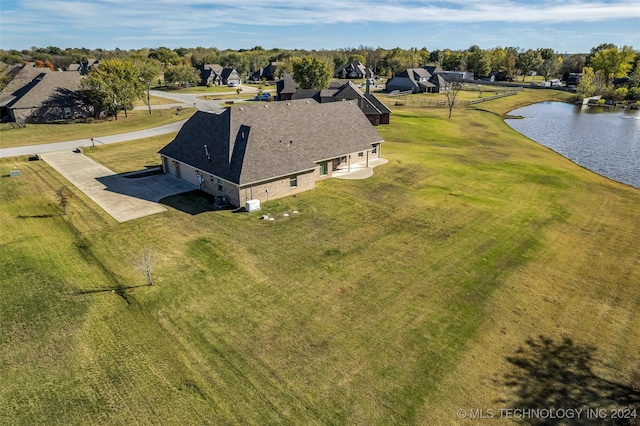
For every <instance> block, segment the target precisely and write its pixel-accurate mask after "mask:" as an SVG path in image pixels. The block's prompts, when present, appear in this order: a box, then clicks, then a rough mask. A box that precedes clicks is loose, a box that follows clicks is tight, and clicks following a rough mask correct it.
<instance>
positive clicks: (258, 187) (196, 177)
mask: <svg viewBox="0 0 640 426" xmlns="http://www.w3.org/2000/svg"><path fill="white" fill-rule="evenodd" d="M375 149H376V152H375V153H373V149H371V150H368V151H363V155H362V157H359V156H358V152H355V153H353V154H350V155H347V156H346V162H345V163H341V162H340V159H339V158H338V159H334V160H328V161H327V174H326V175H324V176H321V175H320V165H319V164H318V166H317V167H316V168H315V169H313V170H309V171H306V172H302V173H298V174H295V175H288V176H285V177H282V178H278V179H273V180H270V181H265V182H259V183H256V184H252V185H245V186H242V187H239V186H238V185H236V184H234V183H231V182H227V181H225V180H222V179H218V177H216V176H213V175H210V174H208V173H206V172H203V171H201V170H197V169H195V168H193V167H191V166H189V165H187V164H184V163H180V162H177V161H173V160H171V159H170V158H167V157H162V165H163V168H164V172H165V173H169V174H171V175H173V176H176V177H178V178H180V179H184V180H186V181H187V182H190V183H192V184H194V185H196V186H198V187H199V188H200V190H201V191H204V192H206V193H208V194H211V195H213V196H214V197H215V196H224V197H225V199H226V201H227V202H228V203H230V204H232V205H234V206H244V205H245V203H246V201H247V200H252V199H257V200H260V202H261V203H264V202H266V201H267V200H269V201H271V200H276V199H278V198H283V197H288V196H291V195H294V194H299V193H301V192H305V191H309V190H311V189H315V187H316V182H317V181H319V180H324V179H328V178H330V177H332V175H333V171H334V170H336V169H337V168H340V169H346V168H347V167H348V165H349V164H351V165H354V164H356V163H365V162H366V160H367V157H368V159H369V160H372V159H374V158H379V157H380V145H378V146H377V148H375ZM196 172H198V173H196ZM293 176H296V177H297V185H296V186H295V187H291V181H290V178H291V177H293ZM200 177H201V178H200ZM267 191H268V192H267Z"/></svg>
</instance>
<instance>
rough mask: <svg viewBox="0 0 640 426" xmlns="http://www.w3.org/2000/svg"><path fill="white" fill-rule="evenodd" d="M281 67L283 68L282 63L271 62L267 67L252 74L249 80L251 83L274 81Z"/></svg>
mask: <svg viewBox="0 0 640 426" xmlns="http://www.w3.org/2000/svg"><path fill="white" fill-rule="evenodd" d="M280 66H282V62H271V63H270V64H269V65H267V66H266V67H264V68H260V69H259V70H258V71H255V72H254V73H253V74H251V77H249V79H250V80H251V81H260V80H262V79H265V80H269V81H273V80H275V79H276V73H277V71H278V67H280Z"/></svg>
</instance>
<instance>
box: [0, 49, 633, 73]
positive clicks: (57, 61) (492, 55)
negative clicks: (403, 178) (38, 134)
mask: <svg viewBox="0 0 640 426" xmlns="http://www.w3.org/2000/svg"><path fill="white" fill-rule="evenodd" d="M600 52H607V55H609V56H607V55H604V57H598V58H596V57H597V56H598V54H599V53H600ZM302 56H315V57H317V58H319V59H322V60H323V61H325V62H327V63H328V64H329V65H330V67H332V68H337V67H338V66H340V65H342V64H345V63H347V62H351V61H356V60H357V61H360V62H362V63H363V64H365V65H366V66H367V67H369V68H370V69H371V70H372V71H373V72H374V73H375V74H377V75H380V76H386V77H393V76H394V75H395V74H396V73H397V72H399V71H402V70H404V69H407V68H415V67H419V66H423V65H427V64H433V65H438V66H440V67H442V68H444V69H446V70H455V71H470V72H473V73H474V74H475V75H476V77H485V76H487V75H489V74H490V73H491V72H492V71H502V72H504V73H505V74H506V76H507V77H508V78H511V79H513V80H515V79H516V78H517V77H521V76H526V75H528V74H529V73H530V72H532V71H536V72H537V73H538V74H539V75H542V76H543V77H544V78H545V79H549V78H552V77H560V76H563V75H564V76H566V75H568V74H569V73H579V72H581V71H582V68H583V67H584V66H591V67H592V68H594V70H595V71H597V70H598V69H599V68H598V67H600V66H602V67H605V68H610V67H611V64H604V63H603V62H607V61H608V62H613V63H616V62H627V63H631V66H632V68H634V67H637V63H638V61H640V52H638V51H636V50H634V49H633V48H632V47H630V46H623V47H617V46H615V45H613V44H611V43H603V44H601V45H599V46H597V47H594V48H592V49H591V52H589V53H575V54H561V53H558V52H556V51H555V50H554V49H552V48H549V47H544V48H538V49H527V50H525V49H520V48H519V47H513V46H512V47H500V46H498V47H493V48H490V49H481V48H480V47H479V46H477V45H473V46H470V47H469V48H468V49H465V50H451V49H443V50H440V49H437V50H432V51H429V50H428V49H427V48H426V47H423V48H416V47H413V48H409V49H402V48H400V47H395V48H393V49H385V48H381V47H378V48H373V47H368V46H360V47H358V48H344V49H334V50H298V49H295V50H286V49H278V48H275V49H264V48H262V47H261V46H255V47H253V48H251V49H240V50H231V49H227V50H219V49H217V48H215V47H195V48H183V47H180V48H176V49H169V48H167V47H158V48H143V49H133V50H128V51H127V50H121V49H118V48H116V49H114V50H103V49H87V48H67V49H61V48H58V47H55V46H49V47H46V48H40V47H35V46H34V47H32V48H31V49H26V50H22V51H18V50H0V61H1V62H3V63H5V64H17V63H21V62H23V61H30V62H34V61H40V62H41V63H43V64H44V63H45V62H48V64H49V65H51V66H53V67H54V68H55V69H58V68H59V69H67V67H68V66H69V64H73V63H80V62H82V61H84V60H87V59H90V58H94V59H99V60H104V59H114V58H120V59H126V58H130V57H145V58H150V59H156V60H158V61H159V62H160V63H163V64H165V65H167V66H169V67H171V66H189V67H196V68H197V67H200V66H202V65H204V64H220V65H221V66H223V67H233V68H235V69H236V70H237V71H238V72H239V73H240V74H241V75H247V74H248V73H250V72H253V71H256V70H258V69H259V68H261V67H264V66H265V65H267V64H268V63H269V62H282V61H285V60H287V59H289V58H292V57H302ZM600 56H602V55H600ZM612 56H617V58H613V57H612ZM594 59H596V62H597V65H596V64H594V65H595V66H593V65H590V63H591V62H593V60H594Z"/></svg>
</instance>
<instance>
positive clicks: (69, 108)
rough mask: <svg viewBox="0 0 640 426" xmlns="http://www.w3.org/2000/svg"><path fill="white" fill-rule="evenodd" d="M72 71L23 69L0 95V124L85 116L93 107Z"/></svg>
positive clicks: (26, 67) (76, 75) (27, 67)
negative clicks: (0, 122)
mask: <svg viewBox="0 0 640 426" xmlns="http://www.w3.org/2000/svg"><path fill="white" fill-rule="evenodd" d="M81 78H82V77H81V75H80V73H78V72H73V71H51V70H50V69H49V68H33V67H30V66H25V67H23V68H22V69H21V70H20V72H19V73H18V74H17V75H16V76H15V77H14V78H13V79H12V80H11V81H10V82H9V84H7V86H6V87H5V88H4V89H3V90H2V92H0V114H1V116H2V121H17V122H46V121H55V120H64V119H74V118H83V117H89V116H91V115H92V114H93V108H92V107H91V105H90V103H89V102H88V101H87V100H86V98H85V97H84V96H83V95H82V93H81V88H80V81H81Z"/></svg>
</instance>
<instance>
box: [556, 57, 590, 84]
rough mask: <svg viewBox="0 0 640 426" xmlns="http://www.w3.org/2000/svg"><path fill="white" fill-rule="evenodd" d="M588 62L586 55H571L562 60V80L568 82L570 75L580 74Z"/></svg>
mask: <svg viewBox="0 0 640 426" xmlns="http://www.w3.org/2000/svg"><path fill="white" fill-rule="evenodd" d="M585 61H586V56H585V55H579V54H577V55H569V56H567V57H565V58H564V59H563V60H562V64H561V65H560V71H559V72H560V74H562V79H563V80H564V81H567V78H569V74H571V73H579V72H581V71H582V68H584V64H585Z"/></svg>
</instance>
